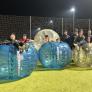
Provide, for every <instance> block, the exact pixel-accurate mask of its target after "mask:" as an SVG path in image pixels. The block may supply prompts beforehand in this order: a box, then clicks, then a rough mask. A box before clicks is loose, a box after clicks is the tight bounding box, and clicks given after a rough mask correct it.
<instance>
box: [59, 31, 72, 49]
mask: <svg viewBox="0 0 92 92" xmlns="http://www.w3.org/2000/svg"><path fill="white" fill-rule="evenodd" d="M61 39H62V41H63V42H65V43H67V44H68V45H69V46H70V48H71V38H70V36H69V35H68V31H67V30H65V31H64V35H63V36H62V37H61Z"/></svg>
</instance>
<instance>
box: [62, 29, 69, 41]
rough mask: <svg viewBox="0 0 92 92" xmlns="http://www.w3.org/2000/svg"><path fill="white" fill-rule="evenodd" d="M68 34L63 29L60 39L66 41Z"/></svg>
mask: <svg viewBox="0 0 92 92" xmlns="http://www.w3.org/2000/svg"><path fill="white" fill-rule="evenodd" d="M69 37H70V36H69V35H68V31H67V30H65V31H64V35H63V36H62V41H66V40H67V39H68V38H69Z"/></svg>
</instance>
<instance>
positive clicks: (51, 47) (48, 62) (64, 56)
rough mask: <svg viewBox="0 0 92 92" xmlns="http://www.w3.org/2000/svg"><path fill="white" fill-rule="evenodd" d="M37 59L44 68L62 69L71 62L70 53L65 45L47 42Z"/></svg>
mask: <svg viewBox="0 0 92 92" xmlns="http://www.w3.org/2000/svg"><path fill="white" fill-rule="evenodd" d="M39 59H40V62H41V63H42V65H43V66H44V67H45V68H54V69H59V68H64V67H65V66H66V65H68V64H69V63H70V62H71V59H72V53H71V49H70V47H69V46H68V45H67V44H66V43H63V42H61V43H59V42H49V43H45V44H44V45H42V47H41V48H40V50H39Z"/></svg>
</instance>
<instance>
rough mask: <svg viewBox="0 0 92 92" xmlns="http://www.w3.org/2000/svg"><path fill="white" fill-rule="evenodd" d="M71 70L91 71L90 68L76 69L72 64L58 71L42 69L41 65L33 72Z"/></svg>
mask: <svg viewBox="0 0 92 92" xmlns="http://www.w3.org/2000/svg"><path fill="white" fill-rule="evenodd" d="M66 69H67V70H72V71H89V70H92V68H90V67H85V68H84V67H78V66H76V65H75V64H74V63H72V64H70V65H68V66H66V67H63V68H60V69H57V68H56V69H51V68H44V67H43V66H42V65H41V64H40V65H37V67H36V69H35V71H61V70H66Z"/></svg>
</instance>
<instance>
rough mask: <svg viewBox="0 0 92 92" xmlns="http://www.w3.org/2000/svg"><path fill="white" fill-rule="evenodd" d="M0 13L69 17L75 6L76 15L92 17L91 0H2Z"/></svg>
mask: <svg viewBox="0 0 92 92" xmlns="http://www.w3.org/2000/svg"><path fill="white" fill-rule="evenodd" d="M2 1H3V2H0V14H6V15H7V14H8V15H28V16H29V15H31V16H53V17H54V16H55V17H62V16H63V17H70V16H71V13H70V12H69V9H70V8H71V7H72V6H75V7H76V17H78V18H92V0H15V1H14V0H2Z"/></svg>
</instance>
